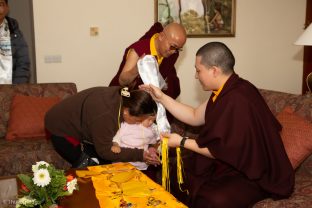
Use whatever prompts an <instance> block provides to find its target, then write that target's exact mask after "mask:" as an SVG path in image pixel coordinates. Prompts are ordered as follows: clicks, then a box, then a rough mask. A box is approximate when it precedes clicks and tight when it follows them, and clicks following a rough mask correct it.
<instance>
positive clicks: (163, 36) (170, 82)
mask: <svg viewBox="0 0 312 208" xmlns="http://www.w3.org/2000/svg"><path fill="white" fill-rule="evenodd" d="M185 42H186V32H185V29H184V28H183V26H182V25H180V24H178V23H170V24H168V25H167V26H165V27H164V28H163V27H162V25H161V24H160V23H159V22H157V23H155V24H154V25H153V26H152V27H151V28H150V29H149V31H148V32H146V33H145V35H144V36H143V37H141V38H140V39H139V40H138V41H137V42H135V43H133V44H132V45H130V46H129V47H128V48H127V49H126V50H125V53H124V56H123V59H122V62H121V64H120V67H119V70H118V72H117V74H116V75H115V77H114V78H113V79H112V80H111V82H110V86H128V87H130V88H131V89H137V88H138V86H139V85H141V84H142V80H141V78H140V76H139V72H138V68H137V62H138V60H139V58H140V57H142V56H144V55H154V56H155V57H156V59H157V61H158V65H159V72H160V74H161V75H162V77H163V78H164V80H165V81H166V84H167V86H165V87H164V88H163V91H164V92H165V93H166V94H167V95H169V96H170V97H172V98H174V99H175V98H177V97H178V96H179V94H180V81H179V78H178V76H177V72H176V69H175V66H174V64H175V63H176V61H177V59H178V57H179V51H181V50H182V47H183V46H184V44H185Z"/></svg>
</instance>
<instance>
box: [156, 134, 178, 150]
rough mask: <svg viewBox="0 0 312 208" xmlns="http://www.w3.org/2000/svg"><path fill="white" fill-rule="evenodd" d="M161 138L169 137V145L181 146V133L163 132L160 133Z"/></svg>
mask: <svg viewBox="0 0 312 208" xmlns="http://www.w3.org/2000/svg"><path fill="white" fill-rule="evenodd" d="M160 137H161V139H164V138H168V146H169V147H179V146H180V142H181V140H182V137H181V136H180V135H179V134H176V133H173V134H170V133H167V132H163V133H161V134H160Z"/></svg>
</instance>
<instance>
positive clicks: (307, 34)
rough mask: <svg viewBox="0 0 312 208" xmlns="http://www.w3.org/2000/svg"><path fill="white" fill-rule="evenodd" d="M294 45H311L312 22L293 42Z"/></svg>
mask: <svg viewBox="0 0 312 208" xmlns="http://www.w3.org/2000/svg"><path fill="white" fill-rule="evenodd" d="M295 45H310V46H312V23H311V24H310V25H309V27H307V28H306V29H305V31H304V32H303V33H302V34H301V36H300V37H299V38H298V40H297V41H296V42H295Z"/></svg>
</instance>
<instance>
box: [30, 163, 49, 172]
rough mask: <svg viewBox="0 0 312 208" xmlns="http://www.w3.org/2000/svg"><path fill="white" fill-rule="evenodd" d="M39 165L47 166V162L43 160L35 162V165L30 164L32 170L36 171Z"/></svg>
mask: <svg viewBox="0 0 312 208" xmlns="http://www.w3.org/2000/svg"><path fill="white" fill-rule="evenodd" d="M40 165H45V167H46V168H47V167H48V166H49V163H47V162H45V161H40V162H36V165H32V166H31V169H32V171H33V172H37V171H38V169H39V166H40Z"/></svg>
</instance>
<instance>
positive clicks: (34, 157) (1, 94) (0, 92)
mask: <svg viewBox="0 0 312 208" xmlns="http://www.w3.org/2000/svg"><path fill="white" fill-rule="evenodd" d="M75 93H77V88H76V85H75V84H74V83H43V84H17V85H0V161H1V162H0V176H10V175H16V174H19V173H26V172H30V171H31V166H32V165H33V164H35V162H37V161H41V160H43V161H46V162H48V163H51V164H53V165H54V166H55V167H57V168H60V169H68V168H70V164H69V163H67V162H66V161H65V160H63V159H62V158H61V157H60V156H59V155H58V154H57V152H55V151H54V148H53V146H52V144H51V141H50V140H48V139H47V138H46V136H45V135H41V136H37V135H36V136H34V137H29V135H26V136H27V137H25V138H23V136H22V137H21V138H18V137H17V138H14V139H11V140H7V139H5V137H6V134H7V131H8V127H9V120H10V116H11V113H12V112H11V104H12V100H13V99H14V97H15V96H17V95H19V96H20V95H22V96H29V97H30V98H32V97H36V98H38V99H41V100H39V101H40V102H41V101H42V100H43V101H45V100H44V99H45V98H46V99H48V98H55V97H57V98H58V99H60V100H61V99H64V98H66V97H68V96H71V95H73V94H75ZM26 98H27V97H26ZM22 104H25V102H24V101H23V102H22ZM36 109H40V107H34V109H30V108H29V109H27V111H26V113H28V114H26V113H25V114H26V115H25V116H24V117H22V118H25V117H26V116H29V113H32V110H36ZM17 119H18V120H22V119H21V118H17ZM41 119H42V118H41ZM17 122H18V121H17ZM42 122H43V121H42ZM13 124H14V123H13ZM13 124H12V125H13ZM29 125H30V126H35V125H36V124H35V123H34V122H29ZM42 125H43V124H42ZM10 129H12V131H14V126H13V127H12V126H10ZM14 134H15V136H16V133H14Z"/></svg>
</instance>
